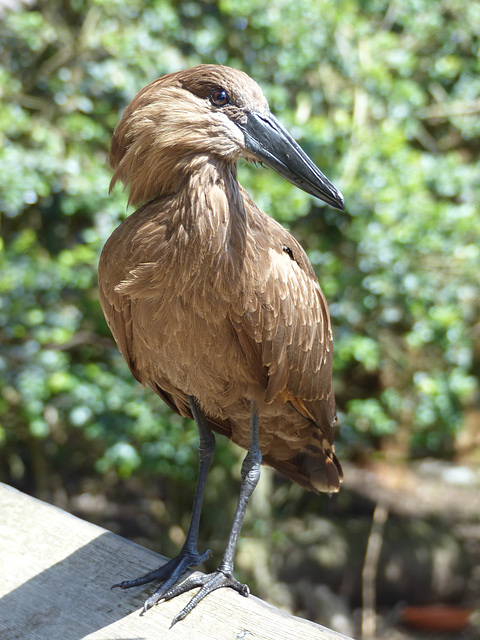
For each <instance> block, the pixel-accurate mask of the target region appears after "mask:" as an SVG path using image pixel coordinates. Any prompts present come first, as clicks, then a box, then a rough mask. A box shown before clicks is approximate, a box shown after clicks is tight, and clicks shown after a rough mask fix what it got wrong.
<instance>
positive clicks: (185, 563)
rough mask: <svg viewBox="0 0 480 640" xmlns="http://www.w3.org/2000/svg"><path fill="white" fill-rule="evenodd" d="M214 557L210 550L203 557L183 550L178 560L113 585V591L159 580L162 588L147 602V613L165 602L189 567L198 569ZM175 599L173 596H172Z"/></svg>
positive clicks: (145, 605) (174, 559) (194, 552)
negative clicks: (167, 595) (162, 601)
mask: <svg viewBox="0 0 480 640" xmlns="http://www.w3.org/2000/svg"><path fill="white" fill-rule="evenodd" d="M211 557H212V552H211V551H210V550H208V551H205V553H202V554H201V555H200V554H199V553H198V552H197V551H189V550H188V549H182V551H180V553H179V554H178V556H177V557H176V558H173V559H172V560H169V561H168V562H167V563H166V564H164V565H162V566H161V567H159V568H158V569H155V571H150V573H147V574H145V575H144V576H140V578H136V579H135V580H124V581H123V582H118V583H117V584H114V585H112V587H111V588H112V589H114V588H115V587H120V589H130V587H139V586H141V585H142V584H147V583H148V582H153V581H154V580H159V581H161V582H162V584H161V586H160V587H159V588H158V589H157V590H156V591H155V593H154V594H153V595H152V596H150V598H148V599H147V600H146V601H145V604H144V606H143V610H144V611H147V609H150V607H153V605H155V604H157V603H158V602H159V601H160V600H162V599H163V600H165V599H167V598H165V594H166V593H167V592H169V591H170V590H171V588H172V587H173V585H174V584H175V583H176V582H177V581H178V580H180V578H181V577H182V576H183V574H184V573H185V572H186V571H187V569H188V568H189V567H196V566H198V565H199V564H202V563H203V562H205V561H206V560H208V559H209V558H211ZM171 597H173V596H171Z"/></svg>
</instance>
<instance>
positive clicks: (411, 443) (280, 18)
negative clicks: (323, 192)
mask: <svg viewBox="0 0 480 640" xmlns="http://www.w3.org/2000/svg"><path fill="white" fill-rule="evenodd" d="M479 30H480V10H479V6H478V4H477V3H465V2H460V0H442V1H441V2H437V3H430V2H428V0H402V1H401V2H386V1H384V0H365V1H361V2H360V1H358V2H354V1H353V0H342V1H341V2H332V1H327V0H321V1H319V0H301V1H300V2H299V3H291V2H287V0H274V1H272V0H269V2H266V1H264V0H262V1H260V2H259V0H235V2H233V1H232V0H189V1H187V2H173V0H172V1H170V0H135V1H134V2H130V3H128V5H127V4H125V3H124V2H118V1H115V0H75V1H73V0H72V1H71V2H63V3H59V2H57V1H56V0H45V1H44V2H42V3H40V4H38V5H36V6H35V7H33V8H32V9H30V10H29V9H19V10H17V11H14V10H9V11H6V12H5V15H4V16H3V18H2V23H1V26H0V87H1V88H0V91H1V103H0V173H1V176H2V180H1V186H0V209H1V211H2V213H3V216H2V218H3V222H2V242H3V245H2V253H1V257H0V260H1V264H0V274H1V276H0V291H1V299H0V340H1V343H2V350H1V355H0V378H1V387H2V391H1V397H0V420H1V428H0V446H1V450H0V457H1V459H2V469H3V472H2V473H3V478H4V479H7V480H11V481H17V482H20V483H21V482H22V478H23V479H24V480H25V478H27V479H28V478H29V475H30V473H33V474H34V476H35V474H37V476H38V474H39V473H41V472H40V471H39V469H41V465H40V466H39V465H38V464H37V465H36V464H35V459H36V458H38V452H39V451H40V453H41V456H43V458H44V460H46V461H47V462H46V465H47V466H48V467H49V468H50V469H51V470H52V469H58V470H60V468H61V467H62V465H65V464H67V465H68V468H69V473H70V475H71V476H74V475H75V474H80V475H81V474H83V473H88V472H90V471H92V469H93V468H94V469H95V471H96V473H99V474H108V473H110V472H111V471H112V470H115V471H117V472H118V473H119V474H120V475H121V476H122V477H128V476H129V475H130V474H131V473H133V472H134V471H135V473H138V472H139V468H141V469H142V470H143V471H145V473H149V472H153V471H156V472H158V471H160V472H161V473H165V474H166V475H169V476H170V477H175V478H176V479H177V480H178V481H189V480H191V479H192V478H193V477H194V476H195V466H196V462H195V459H196V455H195V452H194V447H193V446H192V440H193V439H194V438H195V434H194V430H192V429H189V428H187V429H185V428H184V425H183V421H182V420H181V419H180V418H178V417H177V416H172V415H171V413H170V412H169V411H168V410H167V409H166V407H165V406H164V405H163V404H162V403H161V401H160V400H159V399H158V398H156V397H155V396H154V394H153V393H151V392H148V391H147V392H145V391H144V390H142V388H141V387H140V386H139V385H137V384H136V383H135V382H134V380H133V379H132V377H131V375H130V373H129V371H128V369H127V367H126V365H125V364H124V363H123V361H122V360H121V357H120V356H119V355H118V353H117V351H116V347H115V346H114V345H113V343H112V341H111V339H110V337H109V332H108V329H107V327H106V325H105V322H104V320H103V317H102V314H101V310H100V306H99V303H98V299H97V292H96V264H97V260H98V255H99V253H100V251H101V247H102V245H103V243H104V241H105V240H106V238H107V237H108V236H109V234H110V233H111V231H112V230H113V228H114V227H115V226H116V225H117V224H118V223H119V221H120V219H121V218H122V217H123V216H124V215H125V211H126V197H125V195H124V194H123V193H122V192H121V190H120V189H116V190H115V191H114V193H113V194H112V195H110V196H109V195H108V185H109V180H110V177H111V172H110V170H109V168H108V145H109V140H110V136H111V132H112V130H113V128H114V126H115V124H116V123H117V122H118V119H119V116H120V113H121V110H122V108H123V107H124V106H125V105H126V104H127V103H128V102H129V101H130V100H131V98H132V97H133V96H134V94H135V92H136V91H137V90H139V89H140V88H141V87H142V86H143V85H145V84H146V83H147V82H150V81H151V80H152V79H154V78H156V77H158V76H160V75H162V74H164V73H167V72H170V71H173V70H177V69H179V68H184V67H187V66H190V65H193V64H197V63H199V62H217V63H224V64H230V65H232V66H237V67H239V68H242V69H244V70H245V71H247V72H248V73H250V75H252V76H253V77H254V78H255V79H257V80H258V81H259V83H260V84H261V85H262V87H263V88H264V91H265V94H266V95H267V97H268V99H269V101H270V104H271V106H272V109H273V110H274V111H275V112H276V113H277V115H278V116H279V117H280V118H281V119H282V120H283V122H284V123H285V124H286V125H287V126H288V127H289V128H290V129H291V131H292V133H293V134H294V135H295V136H296V137H297V138H298V140H299V141H300V143H301V144H302V145H303V146H304V148H305V149H306V150H307V152H308V153H309V154H310V155H311V156H312V157H313V158H314V159H315V161H316V162H317V163H318V164H319V166H320V167H321V168H322V170H324V172H325V173H326V174H327V175H328V176H329V177H330V178H331V179H332V180H333V181H334V182H335V183H336V184H337V186H338V187H339V188H340V189H341V190H342V191H343V193H344V195H345V198H346V204H347V213H339V212H334V211H332V210H329V209H328V208H321V209H320V208H319V206H318V203H317V202H315V201H314V200H313V199H312V198H310V197H309V196H307V195H306V194H304V193H302V192H300V191H298V190H296V189H294V188H293V187H292V186H291V185H289V184H287V183H285V181H283V180H281V179H280V178H279V177H278V176H276V175H273V174H272V172H270V171H264V170H262V169H259V168H254V169H252V168H250V167H246V166H241V168H240V178H241V181H242V183H243V184H244V185H245V186H246V187H247V189H248V190H249V191H250V192H251V193H252V195H253V196H254V198H255V199H256V201H257V202H258V204H259V205H260V206H261V207H262V208H264V209H265V210H267V211H268V212H269V213H271V214H272V215H274V216H275V217H277V218H278V219H280V220H281V221H282V222H283V223H285V224H289V225H290V227H291V228H292V230H293V231H294V232H295V233H296V234H297V236H298V237H299V238H300V239H301V241H302V242H303V244H304V245H305V246H306V247H307V248H308V249H309V251H310V255H311V258H312V262H313V263H314V265H315V267H316V269H317V272H318V274H319V277H320V282H321V284H322V287H323V289H324V291H325V293H326V295H327V297H328V299H329V301H330V306H331V313H332V319H333V324H334V333H335V343H336V360H335V367H336V369H335V386H336V393H337V399H338V405H339V412H340V424H341V427H342V428H341V431H340V434H341V435H340V445H341V447H342V448H343V452H342V453H343V455H347V454H348V453H349V452H350V453H352V454H353V453H354V452H355V451H357V450H358V449H359V448H360V447H362V448H365V447H367V448H371V449H375V448H377V447H378V446H379V444H380V443H381V441H382V440H385V439H387V440H388V439H395V438H397V437H398V438H399V439H401V441H402V443H403V446H404V447H405V451H404V454H405V455H406V456H410V455H416V454H423V453H429V454H434V455H451V454H452V451H453V446H454V440H455V435H456V433H457V432H458V430H459V429H460V428H461V425H462V423H463V419H464V415H465V412H466V411H468V410H469V409H470V408H472V407H473V406H474V404H475V403H478V398H479V396H478V373H477V372H478V360H479V339H478V331H477V328H478V318H479V300H480V292H479V278H478V273H479V269H480V248H479V247H480V216H479V215H478V202H479V200H480V181H479V180H478V175H479V173H480V166H479V149H480V144H479V139H480V119H479V117H478V111H479V103H478V96H479V95H480V73H479V71H480V62H479V60H480V57H479V50H478V32H479ZM405 432H407V433H408V437H407V438H405V435H404V434H405ZM400 436H401V438H400ZM405 443H407V444H406V445H405ZM65 452H67V453H65ZM221 455H222V456H223V457H224V459H225V460H228V462H229V463H231V462H232V460H231V455H230V453H228V451H227V450H226V449H223V450H222V451H221ZM66 456H68V462H65V457H66ZM30 467H32V469H33V471H29V469H30ZM30 479H31V478H30ZM38 482H39V479H38V477H36V478H35V477H34V478H33V486H34V487H35V486H36V484H38Z"/></svg>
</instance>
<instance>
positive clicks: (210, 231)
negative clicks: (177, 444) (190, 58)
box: [99, 65, 343, 613]
mask: <svg viewBox="0 0 480 640" xmlns="http://www.w3.org/2000/svg"><path fill="white" fill-rule="evenodd" d="M272 136H273V138H275V140H274V141H273V142H272V145H270V138H271V137H272ZM281 145H284V146H285V145H286V146H285V149H286V152H285V149H284V148H283V147H282V148H281V149H280V147H281ZM279 149H280V150H279ZM277 150H279V151H278V153H277ZM282 153H283V156H282V155H281V154H282ZM295 154H297V155H298V158H297V156H295ZM293 156H295V157H293ZM242 157H243V158H245V159H246V160H250V161H260V162H263V163H265V164H269V165H270V166H272V167H273V168H274V169H275V170H277V171H278V172H279V173H280V174H281V175H283V176H284V177H286V178H287V179H289V180H290V181H291V182H293V183H294V184H297V186H299V187H300V188H303V189H304V190H305V191H307V192H309V193H313V194H314V195H317V196H318V197H321V198H322V199H324V200H325V201H327V202H329V203H330V204H332V205H333V206H336V207H338V208H342V207H343V201H342V198H341V195H340V194H339V193H338V192H337V191H336V189H335V188H334V187H333V185H331V184H330V183H329V182H328V180H327V179H326V178H325V177H324V176H323V174H321V173H320V172H319V170H318V169H316V167H314V165H313V163H311V161H310V160H309V159H308V158H307V157H306V156H305V154H303V152H302V151H301V150H300V149H299V147H298V145H296V143H295V142H294V141H293V139H291V137H290V136H289V134H288V133H287V132H286V131H285V130H284V129H283V127H281V125H280V124H279V123H278V121H277V120H276V119H275V118H274V117H273V116H272V115H271V113H270V111H269V109H268V105H267V102H266V100H265V98H264V97H263V94H262V92H261V90H260V88H259V87H258V85H257V84H256V83H255V82H254V81H253V80H251V79H250V78H249V77H248V76H247V75H246V74H244V73H243V72H240V71H236V70H234V69H230V68H228V67H220V66H214V65H202V66H199V67H195V68H193V69H189V70H186V71H181V72H178V73H174V74H170V75H167V76H165V77H163V78H160V79H158V80H155V81H154V82H152V83H151V84H150V85H148V86H147V87H145V88H144V89H142V90H141V91H140V92H139V93H138V95H137V96H136V97H135V98H134V100H133V101H132V102H131V103H130V105H129V106H128V107H127V109H126V110H125V112H124V114H123V116H122V119H121V121H120V123H119V125H118V126H117V128H116V130H115V133H114V136H113V140H112V146H111V154H110V161H111V165H112V167H113V169H114V172H115V173H114V176H113V179H112V183H111V187H112V188H113V186H114V185H115V183H116V182H117V181H119V180H120V181H121V182H123V183H124V185H125V186H126V187H127V188H128V189H129V203H130V204H132V205H134V206H140V205H141V206H140V208H139V209H138V210H137V211H135V213H133V214H132V215H130V216H129V217H128V218H127V219H126V220H125V221H124V222H123V223H122V224H121V225H120V226H119V227H118V228H117V229H116V231H115V232H114V233H113V234H112V236H111V237H110V239H109V240H108V242H107V243H106V245H105V248H104V250H103V253H102V256H101V259H100V266H99V285H100V300H101V304H102V307H103V310H104V313H105V317H106V319H107V322H108V324H109V326H110V328H111V330H112V333H113V335H114V337H115V340H116V342H117V344H118V346H119V348H120V351H121V352H122V354H123V356H124V357H125V359H126V361H127V362H128V365H129V367H130V369H131V371H132V373H133V375H134V376H135V378H136V379H137V380H138V381H139V382H141V383H142V384H143V385H148V386H150V387H151V388H152V389H153V390H154V391H155V392H156V393H158V394H159V395H160V396H161V397H162V398H163V399H164V400H165V402H166V403H167V404H168V405H169V406H170V407H171V408H172V409H173V410H174V411H176V412H177V413H179V414H180V415H183V416H189V417H192V401H193V400H192V399H194V401H196V403H197V404H198V407H199V410H200V411H201V413H203V415H204V416H205V418H206V422H207V425H208V428H211V429H213V430H214V431H216V432H218V433H221V434H223V435H225V436H227V437H228V438H230V439H231V440H232V441H233V442H235V443H236V444H238V445H239V446H240V447H243V448H244V449H249V441H250V442H251V440H250V438H251V428H250V419H251V407H255V409H256V412H255V411H254V413H256V414H258V417H259V444H260V450H261V454H262V457H263V461H264V462H266V463H267V464H269V465H271V466H272V467H274V468H276V469H278V470H279V471H281V472H282V473H283V474H285V475H286V476H288V477H289V478H291V479H292V480H294V481H295V482H298V483H299V484H300V485H302V486H303V487H305V488H306V489H310V490H314V491H328V492H334V491H337V490H338V488H339V485H340V482H341V479H342V473H341V467H340V465H339V463H338V461H337V459H336V457H335V454H334V444H333V443H334V427H335V422H336V417H335V401H334V396H333V391H332V357H333V349H332V331H331V326H330V319H329V314H328V308H327V304H326V301H325V298H324V295H323V293H322V291H321V289H320V286H319V284H318V281H317V278H316V276H315V274H314V271H313V269H312V267H311V265H310V263H309V261H308V258H307V256H306V254H305V252H304V251H303V249H302V248H301V246H300V245H299V244H298V242H297V241H296V240H295V239H294V238H293V237H292V236H291V235H290V234H289V233H288V232H287V231H286V230H285V229H283V227H282V226H281V225H279V224H278V223H277V222H276V221H275V220H273V219H272V218H271V217H269V216H268V215H266V214H265V213H263V212H262V211H260V210H259V209H258V208H257V207H256V205H255V204H254V202H253V201H252V200H251V198H250V197H249V195H248V194H247V193H246V191H245V190H244V189H243V188H242V187H241V186H240V185H239V184H238V182H237V175H236V165H237V161H238V159H239V158H242ZM302 163H303V164H302ZM300 165H301V166H300ZM298 167H300V170H299V169H298ZM252 403H253V404H252ZM197 422H198V421H197ZM232 562H233V561H232ZM121 586H130V584H128V585H127V584H126V583H124V584H122V585H121ZM160 597H165V595H164V594H163V595H161V596H160ZM187 613H188V612H187Z"/></svg>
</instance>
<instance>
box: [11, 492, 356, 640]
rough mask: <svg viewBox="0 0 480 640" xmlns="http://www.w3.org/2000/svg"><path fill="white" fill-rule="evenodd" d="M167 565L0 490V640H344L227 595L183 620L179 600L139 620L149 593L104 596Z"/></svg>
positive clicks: (94, 528) (251, 601) (146, 590)
mask: <svg viewBox="0 0 480 640" xmlns="http://www.w3.org/2000/svg"><path fill="white" fill-rule="evenodd" d="M164 562H165V558H163V557H162V556H159V555H158V554H156V553H153V552H152V551H149V550H147V549H144V548H142V547H140V546H138V545H136V544H134V543H133V542H129V541H128V540H125V539H123V538H120V537H119V536H117V535H115V534H113V533H111V532H109V531H106V530H105V529H102V528H100V527H97V526H95V525H92V524H90V523H88V522H85V521H83V520H80V519H79V518H76V517H75V516H72V515H70V514H68V513H66V512H65V511H62V510H61V509H58V508H57V507H53V506H52V505H48V504H45V503H43V502H41V501H40V500H36V499H35V498H32V497H30V496H26V495H24V494H22V493H20V492H19V491H17V490H15V489H12V487H9V486H7V485H4V484H1V483H0V576H1V579H0V597H1V600H0V638H1V639H2V640H15V639H17V638H18V639H19V640H77V639H83V640H115V639H116V640H120V639H121V640H149V639H151V638H163V637H165V638H168V639H169V640H170V639H171V640H177V639H184V640H186V639H188V640H192V639H195V640H196V639H200V640H203V639H205V640H217V639H218V640H288V639H291V640H341V639H342V638H343V639H344V640H348V639H347V638H346V636H343V635H341V634H338V633H335V632H334V631H331V630H329V629H326V628H324V627H321V626H320V625H317V624H314V623H313V622H309V621H307V620H303V619H301V618H297V617H295V616H292V615H289V614H287V613H284V612H282V611H280V610H278V609H276V608H275V607H273V606H271V605H269V604H267V603H265V602H262V601H261V600H259V599H258V598H255V597H254V596H250V597H249V598H245V597H243V596H241V595H239V594H238V593H236V592H234V591H233V590H231V589H220V590H218V591H216V592H214V593H212V594H210V595H209V596H208V597H207V598H206V599H205V600H204V601H203V602H201V603H200V604H199V605H198V607H197V608H196V609H194V610H193V611H192V613H191V614H190V615H189V616H188V617H187V618H186V619H185V620H184V621H182V622H179V623H178V624H177V625H175V626H174V627H173V628H172V629H169V627H170V624H171V621H172V618H173V617H174V616H175V614H176V613H177V612H178V611H179V610H180V608H182V607H183V606H184V604H186V602H188V600H189V598H190V597H191V595H189V594H184V595H182V596H179V597H178V598H175V599H173V600H171V601H170V602H165V603H161V604H160V605H159V606H157V607H154V608H153V609H150V610H149V611H148V612H147V613H146V614H141V611H142V604H143V601H144V599H145V598H146V596H147V594H148V593H151V590H152V585H150V586H148V585H147V586H146V587H145V588H139V589H134V590H132V591H129V592H123V591H120V590H113V591H112V590H110V585H112V584H113V583H114V582H117V581H118V580H121V579H123V578H126V577H130V576H136V575H140V574H141V573H146V572H147V571H151V570H152V569H154V568H156V567H158V566H160V565H161V564H163V563H164Z"/></svg>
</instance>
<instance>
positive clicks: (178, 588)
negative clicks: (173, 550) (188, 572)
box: [157, 569, 250, 628]
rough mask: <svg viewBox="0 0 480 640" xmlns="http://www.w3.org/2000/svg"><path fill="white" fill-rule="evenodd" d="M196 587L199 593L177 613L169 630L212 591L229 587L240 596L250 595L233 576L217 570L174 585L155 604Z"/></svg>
mask: <svg viewBox="0 0 480 640" xmlns="http://www.w3.org/2000/svg"><path fill="white" fill-rule="evenodd" d="M196 587H200V591H198V593H196V594H195V595H194V596H193V598H192V599H191V600H190V602H189V603H188V604H187V606H186V607H184V608H183V609H182V610H181V611H180V613H177V615H176V616H175V617H174V618H173V620H172V624H171V625H170V628H171V627H173V625H174V624H176V623H177V622H180V620H183V619H184V618H185V617H186V616H187V615H188V614H189V613H190V611H192V609H194V608H195V607H196V606H197V604H198V603H199V602H200V600H203V598H205V596H207V595H208V594H209V593H211V592H212V591H215V590H216V589H220V588H222V587H231V588H232V589H235V590H236V591H238V592H239V593H241V594H242V596H245V597H247V596H249V595H250V589H249V588H248V586H247V585H246V584H242V583H241V582H239V581H238V580H237V579H236V578H234V576H233V574H232V573H231V572H230V571H222V570H220V569H218V570H217V571H215V572H214V573H210V574H206V575H205V574H200V575H196V576H192V577H191V578H188V579H187V580H185V581H184V582H182V583H181V584H178V585H175V586H174V587H172V588H171V589H169V590H168V591H164V592H163V595H162V596H161V597H160V598H159V600H157V602H159V601H162V600H171V599H172V598H175V597H176V596H179V595H180V594H182V593H185V592H186V591H190V590H191V589H195V588H196Z"/></svg>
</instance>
